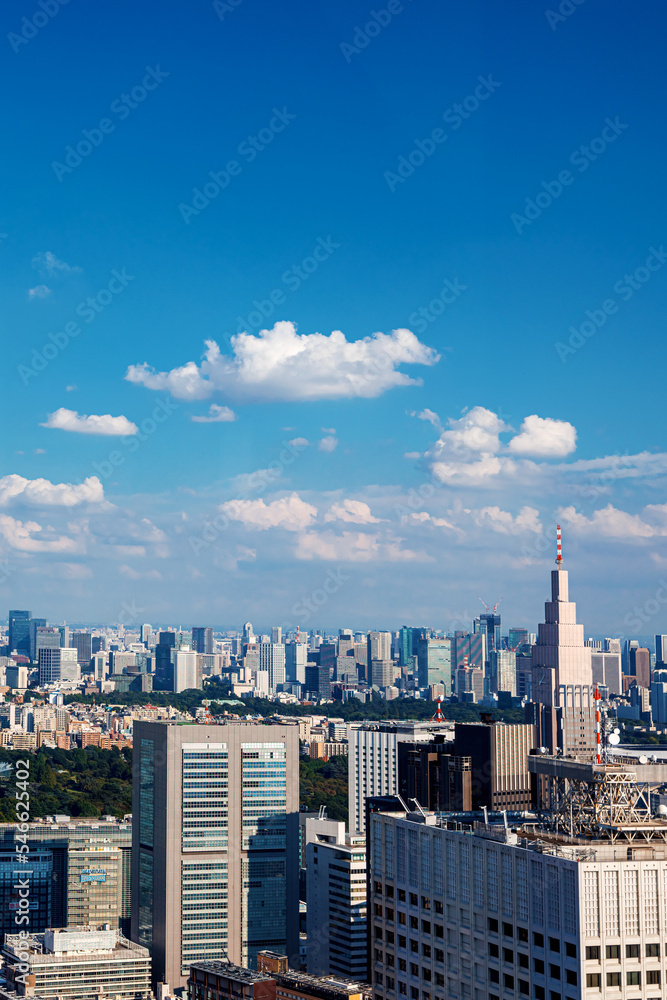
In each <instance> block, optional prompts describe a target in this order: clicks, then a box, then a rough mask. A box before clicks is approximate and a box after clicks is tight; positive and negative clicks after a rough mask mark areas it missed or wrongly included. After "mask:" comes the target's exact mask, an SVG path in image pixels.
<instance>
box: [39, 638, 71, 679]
mask: <svg viewBox="0 0 667 1000" xmlns="http://www.w3.org/2000/svg"><path fill="white" fill-rule="evenodd" d="M79 677H80V667H79V661H78V659H77V651H76V649H74V648H71V649H66V648H65V647H63V646H58V647H57V648H55V649H53V648H51V647H48V646H47V647H46V648H44V649H40V651H39V685H40V687H44V686H45V685H47V684H58V683H59V682H60V681H72V682H74V683H75V682H76V681H78V680H79Z"/></svg>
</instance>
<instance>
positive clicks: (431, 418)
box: [410, 409, 442, 431]
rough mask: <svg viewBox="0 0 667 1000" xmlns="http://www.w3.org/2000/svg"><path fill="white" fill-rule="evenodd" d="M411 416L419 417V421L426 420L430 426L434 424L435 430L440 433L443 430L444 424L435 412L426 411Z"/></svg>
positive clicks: (414, 412)
mask: <svg viewBox="0 0 667 1000" xmlns="http://www.w3.org/2000/svg"><path fill="white" fill-rule="evenodd" d="M410 415H411V416H412V417H417V419H418V420H426V421H427V422H428V423H429V424H433V426H434V427H435V429H436V430H438V431H440V430H442V422H441V420H440V417H439V416H438V414H437V413H434V411H433V410H429V409H426V410H422V411H421V413H417V412H416V411H413V412H412V413H411V414H410Z"/></svg>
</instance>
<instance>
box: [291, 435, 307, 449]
mask: <svg viewBox="0 0 667 1000" xmlns="http://www.w3.org/2000/svg"><path fill="white" fill-rule="evenodd" d="M287 443H288V445H290V447H292V448H307V447H308V445H309V444H310V441H309V440H308V438H302V437H297V438H292V440H291V441H288V442H287Z"/></svg>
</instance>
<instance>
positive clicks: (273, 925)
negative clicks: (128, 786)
mask: <svg viewBox="0 0 667 1000" xmlns="http://www.w3.org/2000/svg"><path fill="white" fill-rule="evenodd" d="M133 736H134V753H135V756H136V758H137V764H136V767H135V772H134V773H135V778H134V783H133V796H132V806H133V808H132V837H133V840H132V938H133V940H135V941H138V942H139V943H140V944H144V945H146V947H148V948H149V949H150V951H151V954H152V957H153V977H154V980H155V981H161V982H168V983H169V984H170V985H171V986H172V987H173V988H179V987H182V986H185V983H186V980H187V976H188V972H189V969H190V964H191V963H193V962H197V961H200V960H206V959H222V958H228V959H229V960H230V961H232V962H237V963H239V964H241V965H245V966H254V964H255V959H256V955H257V952H258V951H260V950H262V949H265V948H269V949H273V950H280V951H285V949H286V953H287V954H288V955H289V956H291V957H292V958H294V956H296V955H298V845H299V836H298V811H299V792H298V789H299V780H298V767H299V763H298V756H299V748H298V727H296V726H264V725H253V724H244V723H237V724H231V725H228V726H217V725H206V726H204V725H202V726H197V725H182V724H181V725H179V724H174V723H166V722H165V723H161V722H135V724H134V733H133Z"/></svg>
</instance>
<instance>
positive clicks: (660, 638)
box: [655, 635, 667, 669]
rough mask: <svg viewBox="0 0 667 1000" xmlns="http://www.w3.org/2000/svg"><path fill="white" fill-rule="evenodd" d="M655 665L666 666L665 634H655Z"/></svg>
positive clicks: (666, 636) (666, 647)
mask: <svg viewBox="0 0 667 1000" xmlns="http://www.w3.org/2000/svg"><path fill="white" fill-rule="evenodd" d="M655 665H656V669H657V668H658V666H659V665H662V666H667V635H656V637H655Z"/></svg>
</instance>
